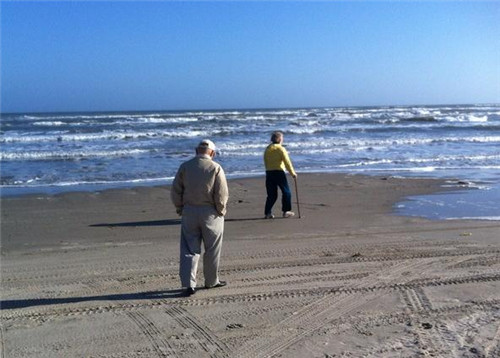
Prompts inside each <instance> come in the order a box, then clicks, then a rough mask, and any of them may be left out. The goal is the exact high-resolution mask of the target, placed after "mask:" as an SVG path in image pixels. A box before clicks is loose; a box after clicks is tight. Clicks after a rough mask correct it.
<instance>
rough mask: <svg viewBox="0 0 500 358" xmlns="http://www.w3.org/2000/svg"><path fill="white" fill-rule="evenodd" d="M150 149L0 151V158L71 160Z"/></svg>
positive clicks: (11, 159) (115, 155) (106, 156)
mask: <svg viewBox="0 0 500 358" xmlns="http://www.w3.org/2000/svg"><path fill="white" fill-rule="evenodd" d="M149 152H151V150H147V149H128V150H127V149H123V150H115V151H76V152H71V151H69V152H68V151H64V152H55V151H46V152H43V151H42V152H40V151H37V152H24V153H4V152H0V159H1V160H4V161H7V160H8V161H13V160H22V161H27V160H54V159H57V160H71V159H83V158H97V157H105V158H109V157H125V156H131V155H138V154H144V153H149Z"/></svg>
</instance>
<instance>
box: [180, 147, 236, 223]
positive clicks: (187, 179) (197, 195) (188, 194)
mask: <svg viewBox="0 0 500 358" xmlns="http://www.w3.org/2000/svg"><path fill="white" fill-rule="evenodd" d="M221 174H222V175H221ZM223 175H224V171H223V169H222V167H221V166H220V164H218V163H216V162H214V161H213V160H212V159H211V158H210V157H209V156H207V155H197V156H196V157H194V158H193V159H191V160H188V161H187V162H184V163H183V164H181V166H180V168H179V172H178V176H179V178H178V180H176V181H174V184H173V186H174V187H173V193H174V195H173V196H176V195H175V193H179V195H177V198H174V200H173V201H174V204H175V205H176V206H181V205H182V206H185V205H192V206H204V205H212V206H214V207H215V208H216V209H217V211H218V212H219V214H221V215H224V214H225V212H226V209H225V202H226V201H227V189H226V187H227V186H226V185H225V183H221V179H223V180H224V182H225V178H222V176H223ZM181 185H182V188H181V187H180V186H181ZM181 193H182V195H181Z"/></svg>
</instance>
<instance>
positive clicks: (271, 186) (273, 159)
mask: <svg viewBox="0 0 500 358" xmlns="http://www.w3.org/2000/svg"><path fill="white" fill-rule="evenodd" d="M282 144H283V133H282V132H279V131H276V132H273V134H272V135H271V144H269V145H268V146H267V148H266V150H265V152H264V164H265V167H266V191H267V199H266V206H265V209H264V215H265V218H266V219H273V218H274V215H273V213H272V209H273V206H274V203H276V200H277V199H278V188H280V189H281V194H282V198H281V199H282V200H281V211H282V212H283V217H284V218H289V217H292V216H294V215H295V213H294V212H293V211H291V210H292V193H291V191H290V187H289V186H288V181H287V179H286V174H285V168H286V170H288V172H289V173H290V175H291V176H292V177H293V178H296V177H297V173H295V170H294V169H293V165H292V162H291V160H290V157H289V156H288V152H287V151H286V149H285V148H284V147H283V146H282Z"/></svg>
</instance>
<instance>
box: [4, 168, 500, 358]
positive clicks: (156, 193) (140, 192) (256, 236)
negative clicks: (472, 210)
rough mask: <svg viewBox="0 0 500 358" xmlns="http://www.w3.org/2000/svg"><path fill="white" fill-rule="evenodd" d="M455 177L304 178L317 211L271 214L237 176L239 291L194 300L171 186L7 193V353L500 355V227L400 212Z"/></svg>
mask: <svg viewBox="0 0 500 358" xmlns="http://www.w3.org/2000/svg"><path fill="white" fill-rule="evenodd" d="M440 184H441V183H440V182H439V181H435V180H417V179H406V180H403V179H395V178H375V177H363V176H348V175H327V174H308V175H300V176H299V189H300V192H299V194H300V199H301V213H302V218H301V219H299V218H293V219H281V218H280V219H274V220H263V219H261V217H262V216H263V203H264V200H265V192H264V179H263V178H253V179H241V180H232V181H231V182H230V191H231V192H230V193H231V199H230V204H229V210H228V215H227V217H226V232H225V239H224V240H225V241H224V246H223V255H222V262H221V278H222V279H225V280H227V281H228V282H229V285H228V286H226V287H224V288H219V289H211V290H206V289H200V290H199V291H198V292H197V293H196V294H195V295H194V296H191V297H189V298H183V297H180V295H179V293H180V291H179V280H178V276H177V271H178V245H179V243H178V237H179V230H180V225H179V219H178V217H176V215H175V211H174V208H173V206H172V205H171V204H170V200H169V188H168V187H160V188H135V189H130V190H109V191H104V192H101V193H72V194H64V195H57V196H42V195H34V196H29V197H24V198H17V199H4V200H2V232H1V233H2V237H1V239H2V252H1V273H2V277H1V280H2V281H1V288H2V298H1V299H2V310H1V311H0V318H1V342H2V347H1V350H0V355H1V357H37V358H42V357H272V356H276V357H419V356H434V357H499V356H500V295H499V293H500V282H499V279H500V240H499V238H500V224H499V223H498V222H481V221H429V220H425V219H421V218H409V217H401V216H396V215H393V214H392V213H391V210H392V209H391V208H392V206H393V205H394V203H396V202H397V201H398V200H400V199H402V198H403V197H404V196H407V195H415V194H424V193H431V192H434V191H436V190H438V189H439V185H440ZM275 208H279V207H278V204H277V207H275ZM198 278H199V286H203V275H202V270H201V268H200V271H199V276H198Z"/></svg>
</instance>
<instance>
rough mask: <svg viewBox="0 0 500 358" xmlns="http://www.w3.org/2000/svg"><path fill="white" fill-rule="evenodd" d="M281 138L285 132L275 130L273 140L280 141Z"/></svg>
mask: <svg viewBox="0 0 500 358" xmlns="http://www.w3.org/2000/svg"><path fill="white" fill-rule="evenodd" d="M281 138H283V132H281V131H275V132H273V134H272V135H271V142H273V143H279V142H280V139H281Z"/></svg>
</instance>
